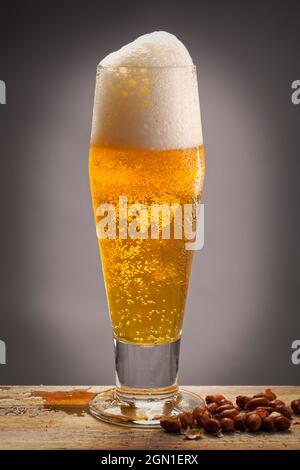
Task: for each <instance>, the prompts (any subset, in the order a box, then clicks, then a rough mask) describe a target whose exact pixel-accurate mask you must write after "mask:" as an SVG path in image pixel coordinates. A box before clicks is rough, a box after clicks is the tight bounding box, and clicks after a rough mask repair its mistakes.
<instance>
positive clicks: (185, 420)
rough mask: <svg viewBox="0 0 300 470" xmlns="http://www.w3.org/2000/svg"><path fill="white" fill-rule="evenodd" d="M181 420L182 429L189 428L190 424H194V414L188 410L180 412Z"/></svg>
mask: <svg viewBox="0 0 300 470" xmlns="http://www.w3.org/2000/svg"><path fill="white" fill-rule="evenodd" d="M179 421H180V424H181V427H182V429H187V428H188V427H189V426H190V427H191V426H192V425H193V424H194V418H193V414H192V413H189V412H188V411H186V412H184V413H180V415H179Z"/></svg>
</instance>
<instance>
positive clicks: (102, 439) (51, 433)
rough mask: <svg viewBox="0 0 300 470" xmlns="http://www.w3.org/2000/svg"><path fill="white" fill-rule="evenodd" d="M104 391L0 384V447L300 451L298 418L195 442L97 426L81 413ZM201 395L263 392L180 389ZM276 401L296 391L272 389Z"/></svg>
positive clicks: (156, 432) (297, 391)
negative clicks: (267, 429) (286, 425)
mask: <svg viewBox="0 0 300 470" xmlns="http://www.w3.org/2000/svg"><path fill="white" fill-rule="evenodd" d="M106 388H108V387H82V386H75V387H74V386H72V387H67V386H63V387H62V386H55V387H53V386H52V387H44V386H38V387H36V386H35V387H32V386H26V387H24V386H18V387H16V386H13V387H10V386H7V387H4V386H0V449H154V450H155V449H172V450H175V449H178V450H180V449H190V450H199V449H223V450H224V449H300V425H297V424H300V417H299V418H297V417H294V419H293V424H292V426H291V430H290V431H287V432H284V433H280V432H276V433H264V432H258V433H234V434H225V435H224V436H223V437H215V436H212V435H207V434H204V435H203V437H202V438H201V439H199V440H187V439H186V438H184V436H183V435H178V434H170V433H166V432H165V431H163V430H161V429H153V430H141V429H133V428H126V427H122V426H116V425H111V424H106V423H103V422H101V421H99V420H97V419H95V418H93V417H92V416H91V415H89V413H88V412H87V410H86V407H87V403H88V402H89V400H90V399H91V398H92V397H93V396H94V395H95V393H97V392H99V391H102V390H103V389H106ZM183 388H185V389H189V390H192V391H193V392H195V393H198V394H199V395H201V396H203V397H204V396H206V395H208V394H214V393H222V394H224V395H225V396H226V397H228V398H230V399H234V398H235V397H236V396H237V395H253V394H255V393H258V392H260V391H263V389H264V387H261V386H257V387H253V386H251V387H250V386H249V387H248V386H247V387H246V386H230V387H227V386H226V387H224V386H222V387H221V386H218V387H211V386H210V387H183ZM272 389H273V390H274V391H275V393H277V395H278V398H280V399H282V400H284V401H286V402H287V403H290V402H291V400H293V399H295V398H300V387H296V386H274V387H272Z"/></svg>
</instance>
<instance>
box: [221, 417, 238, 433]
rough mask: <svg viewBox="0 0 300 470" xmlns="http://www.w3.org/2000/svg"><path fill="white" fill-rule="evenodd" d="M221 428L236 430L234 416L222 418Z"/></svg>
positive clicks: (226, 430)
mask: <svg viewBox="0 0 300 470" xmlns="http://www.w3.org/2000/svg"><path fill="white" fill-rule="evenodd" d="M221 428H222V431H223V432H234V429H235V428H234V421H233V419H232V418H222V419H221Z"/></svg>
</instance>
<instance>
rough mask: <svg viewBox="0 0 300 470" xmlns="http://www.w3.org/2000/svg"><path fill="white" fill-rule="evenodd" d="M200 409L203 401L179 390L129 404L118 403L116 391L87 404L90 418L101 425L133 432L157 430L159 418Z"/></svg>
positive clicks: (106, 393)
mask: <svg viewBox="0 0 300 470" xmlns="http://www.w3.org/2000/svg"><path fill="white" fill-rule="evenodd" d="M196 406H204V401H203V399H202V398H201V397H199V396H198V395H196V394H195V393H192V392H189V391H187V390H179V391H177V392H176V393H175V394H172V395H168V396H167V397H166V396H164V397H163V398H162V395H161V393H159V394H157V395H155V394H152V393H151V394H147V393H145V394H142V395H139V396H137V395H135V396H134V397H132V401H128V400H127V399H126V400H124V399H122V396H121V395H120V394H119V393H118V391H117V390H116V388H112V389H110V390H106V391H104V392H102V393H99V394H98V395H97V396H96V397H95V398H94V399H93V400H92V401H91V402H90V404H89V410H90V412H91V414H92V415H93V416H95V417H96V418H98V419H101V420H102V421H106V422H108V423H112V424H119V425H121V426H131V427H135V428H150V429H151V428H158V427H159V420H160V417H161V416H166V415H173V416H174V415H177V414H179V413H182V412H183V411H192V410H193V409H194V408H196Z"/></svg>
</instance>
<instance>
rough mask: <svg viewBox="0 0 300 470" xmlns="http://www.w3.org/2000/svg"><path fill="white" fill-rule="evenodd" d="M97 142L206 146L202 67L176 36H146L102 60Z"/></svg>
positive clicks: (143, 146)
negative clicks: (200, 85) (199, 73)
mask: <svg viewBox="0 0 300 470" xmlns="http://www.w3.org/2000/svg"><path fill="white" fill-rule="evenodd" d="M183 97H184V99H183ZM92 144H94V145H101V146H108V147H112V146H114V147H121V148H124V147H125V148H136V149H138V148H140V149H149V150H159V149H181V148H192V147H196V146H199V145H201V144H202V130H201V119H200V108H199V97H198V86H197V77H196V70H195V67H194V65H193V61H192V59H191V56H190V54H189V52H188V50H187V49H186V47H185V46H184V45H183V43H182V42H181V41H180V40H179V39H177V37H176V36H174V35H172V34H169V33H167V32H164V31H157V32H153V33H150V34H145V35H143V36H140V37H139V38H137V39H136V40H135V41H133V42H131V43H129V44H127V45H125V46H123V47H122V48H121V49H119V50H118V51H116V52H112V53H111V54H109V55H108V56H106V57H105V58H104V59H103V60H102V61H101V62H100V64H99V66H98V71H97V83H96V93H95V102H94V115H93V126H92Z"/></svg>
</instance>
